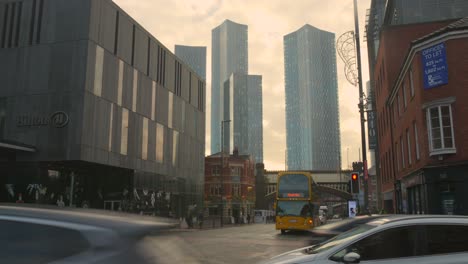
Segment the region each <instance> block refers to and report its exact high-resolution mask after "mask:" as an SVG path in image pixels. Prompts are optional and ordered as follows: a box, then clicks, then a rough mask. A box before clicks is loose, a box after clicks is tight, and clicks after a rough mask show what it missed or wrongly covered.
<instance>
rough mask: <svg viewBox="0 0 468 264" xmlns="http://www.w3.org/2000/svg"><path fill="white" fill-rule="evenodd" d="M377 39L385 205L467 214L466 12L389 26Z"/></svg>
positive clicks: (404, 210) (402, 209)
mask: <svg viewBox="0 0 468 264" xmlns="http://www.w3.org/2000/svg"><path fill="white" fill-rule="evenodd" d="M380 45H381V46H380V49H379V54H378V57H377V65H376V68H375V71H374V77H375V87H376V104H377V114H378V120H379V123H378V126H379V127H378V128H379V129H378V130H379V134H378V137H379V140H378V141H379V159H380V169H381V177H382V178H381V189H382V192H383V200H384V201H383V207H384V208H385V210H386V211H387V212H396V213H409V214H463V215H466V214H468V192H467V190H468V122H467V121H466V120H467V118H466V116H468V104H467V103H466V102H467V101H468V90H467V89H466V88H467V87H468V77H467V76H468V74H467V73H468V53H467V52H466V50H468V18H464V19H461V20H457V21H453V20H452V21H443V22H437V23H423V24H417V25H406V26H396V27H389V28H387V29H384V30H383V31H382V35H381V44H380Z"/></svg>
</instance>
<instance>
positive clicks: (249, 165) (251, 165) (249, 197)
mask: <svg viewBox="0 0 468 264" xmlns="http://www.w3.org/2000/svg"><path fill="white" fill-rule="evenodd" d="M222 165H223V169H221V166H222ZM221 177H222V181H223V186H224V194H223V195H222V191H223V190H222V188H221ZM221 196H222V200H223V201H224V206H223V207H224V210H223V219H224V222H225V223H229V222H230V221H231V217H233V218H234V219H238V217H239V216H241V215H242V216H246V215H247V214H250V215H251V216H252V215H253V210H254V207H255V160H254V158H253V157H252V156H250V155H239V153H238V152H237V151H236V150H235V151H234V153H233V154H232V155H229V154H224V161H223V164H221V153H217V154H214V155H211V156H208V157H206V158H205V207H206V208H207V209H208V211H209V214H210V215H220V207H221Z"/></svg>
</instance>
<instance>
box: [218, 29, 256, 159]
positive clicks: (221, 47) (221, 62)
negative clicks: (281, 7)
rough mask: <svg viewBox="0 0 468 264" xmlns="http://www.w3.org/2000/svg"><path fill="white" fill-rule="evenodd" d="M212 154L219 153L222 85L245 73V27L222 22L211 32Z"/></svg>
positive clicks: (246, 65) (246, 68)
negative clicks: (235, 74) (231, 78)
mask: <svg viewBox="0 0 468 264" xmlns="http://www.w3.org/2000/svg"><path fill="white" fill-rule="evenodd" d="M211 41H212V42H211V48H212V50H211V52H212V53H211V153H217V152H220V151H221V121H223V115H224V106H223V105H224V100H223V99H224V82H225V81H226V80H228V79H229V77H230V76H231V74H232V73H241V74H247V73H248V48H247V42H248V35H247V25H242V24H237V23H235V22H232V21H230V20H225V21H224V22H223V23H222V24H221V25H219V26H218V27H216V28H214V29H213V30H212V32H211Z"/></svg>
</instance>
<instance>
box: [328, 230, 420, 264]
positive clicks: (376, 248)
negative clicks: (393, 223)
mask: <svg viewBox="0 0 468 264" xmlns="http://www.w3.org/2000/svg"><path fill="white" fill-rule="evenodd" d="M417 234H418V232H417V228H415V227H399V228H392V229H388V230H384V231H382V232H379V233H376V234H373V235H371V236H368V237H366V238H364V239H362V240H360V241H358V242H356V243H354V244H352V245H351V246H349V247H347V248H346V249H344V250H341V251H340V252H338V253H337V254H335V255H334V256H332V258H331V259H332V260H341V258H342V257H343V256H344V255H345V254H347V253H349V252H356V253H358V254H359V255H360V256H361V261H365V260H378V259H391V258H402V257H411V256H416V255H418V251H420V250H419V246H418V243H417V240H418V239H417V238H418V237H417Z"/></svg>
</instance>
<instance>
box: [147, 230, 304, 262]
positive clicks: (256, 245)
mask: <svg viewBox="0 0 468 264" xmlns="http://www.w3.org/2000/svg"><path fill="white" fill-rule="evenodd" d="M311 239H313V238H311V237H310V234H308V233H307V232H294V233H286V234H285V235H281V234H280V232H279V231H276V230H275V226H274V224H250V225H242V226H231V227H225V228H217V229H203V230H193V229H191V230H172V231H168V232H165V233H161V234H155V235H152V236H150V237H148V238H146V239H145V241H144V248H145V250H147V251H149V252H153V253H154V254H157V255H158V259H159V262H161V261H162V262H163V263H171V264H173V263H210V264H211V263H213V264H215V263H216V264H231V263H232V264H240V263H258V262H261V261H263V260H267V259H268V258H270V257H273V256H275V255H278V254H281V253H283V252H286V251H289V250H293V249H296V248H300V247H304V246H307V245H308V242H309V241H310V240H311Z"/></svg>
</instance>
